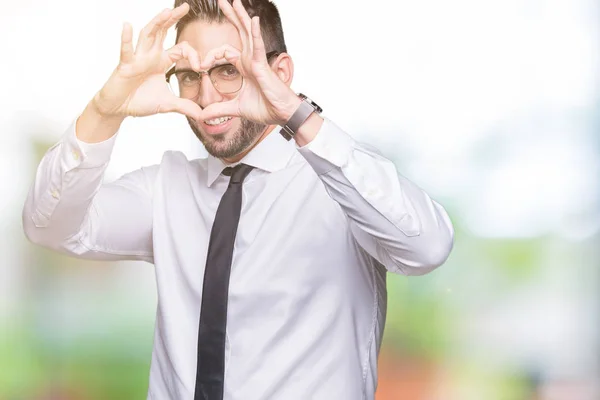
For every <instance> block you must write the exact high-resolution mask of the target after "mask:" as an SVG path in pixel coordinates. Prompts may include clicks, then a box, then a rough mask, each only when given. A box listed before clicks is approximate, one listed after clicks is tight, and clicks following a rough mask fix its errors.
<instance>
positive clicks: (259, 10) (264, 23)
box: [175, 0, 287, 53]
mask: <svg viewBox="0 0 600 400" xmlns="http://www.w3.org/2000/svg"><path fill="white" fill-rule="evenodd" d="M228 1H229V2H230V3H231V2H232V0H228ZM183 3H188V4H189V5H190V11H189V12H188V13H187V15H186V16H185V17H183V18H182V19H181V20H179V22H177V25H175V29H176V31H177V41H178V40H179V35H180V34H181V31H182V30H183V28H185V27H186V26H187V25H188V24H189V23H190V22H193V21H197V20H200V21H204V22H218V23H223V22H227V18H226V17H225V15H223V13H222V12H221V10H220V9H219V4H218V1H217V0H175V7H178V6H180V5H181V4H183ZM242 4H243V6H244V8H245V9H246V11H247V12H248V15H250V18H253V17H255V16H258V17H259V18H260V31H261V33H262V37H263V40H264V42H265V50H266V52H267V53H268V52H271V51H278V52H280V53H287V48H286V46H285V40H284V37H283V28H282V26H281V17H280V16H279V10H277V7H276V6H275V4H273V3H272V2H271V1H270V0H242Z"/></svg>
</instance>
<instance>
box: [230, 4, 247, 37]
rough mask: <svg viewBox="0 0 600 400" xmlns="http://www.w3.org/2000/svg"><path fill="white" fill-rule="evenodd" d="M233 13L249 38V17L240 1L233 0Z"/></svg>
mask: <svg viewBox="0 0 600 400" xmlns="http://www.w3.org/2000/svg"><path fill="white" fill-rule="evenodd" d="M233 11H234V12H235V15H236V16H237V18H238V20H239V21H240V23H241V25H242V28H243V29H244V32H245V34H246V36H248V37H249V36H250V16H249V15H248V12H247V11H246V9H245V8H244V5H243V4H242V1H241V0H233Z"/></svg>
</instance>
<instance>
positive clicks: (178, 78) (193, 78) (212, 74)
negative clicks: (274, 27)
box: [166, 51, 281, 99]
mask: <svg viewBox="0 0 600 400" xmlns="http://www.w3.org/2000/svg"><path fill="white" fill-rule="evenodd" d="M279 54H281V53H280V52H278V51H271V52H269V53H267V60H269V61H270V60H271V59H272V58H273V57H276V56H278V55H279ZM203 74H207V75H208V77H209V78H210V81H211V82H212V84H213V86H214V88H215V89H216V90H217V91H218V92H219V93H221V94H233V93H236V92H238V91H239V90H240V89H241V88H242V85H243V84H244V77H243V76H242V74H240V72H239V71H238V70H237V68H236V67H235V66H234V65H233V64H221V65H217V66H214V67H212V68H211V69H209V70H208V71H194V70H193V69H190V68H183V69H179V70H178V69H176V67H173V68H171V69H170V70H169V71H168V72H167V74H166V79H167V82H168V83H169V86H170V87H171V91H172V92H173V94H175V95H176V96H178V97H181V98H184V99H196V98H197V97H198V95H199V94H200V86H201V82H202V75H203Z"/></svg>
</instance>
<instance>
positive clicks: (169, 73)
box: [165, 50, 281, 99]
mask: <svg viewBox="0 0 600 400" xmlns="http://www.w3.org/2000/svg"><path fill="white" fill-rule="evenodd" d="M280 54H281V52H280V51H277V50H274V51H270V52H268V53H267V60H268V61H269V62H270V61H271V58H273V57H277V56H279V55H280ZM228 65H231V66H232V67H235V65H233V64H231V63H225V64H220V65H215V66H214V67H212V68H211V69H209V70H206V71H194V70H193V69H191V68H181V69H177V66H175V65H174V66H173V67H171V69H169V70H168V71H167V73H166V74H165V78H166V81H167V84H168V85H169V87H171V77H172V76H173V75H175V74H176V73H178V72H193V73H196V74H198V82H201V81H202V75H204V74H206V75H208V77H209V79H210V73H211V72H212V71H213V70H214V69H215V68H221V67H224V66H228ZM210 81H211V82H212V84H213V87H214V88H215V90H216V91H217V92H219V93H221V94H225V95H228V94H234V93H237V92H239V91H240V90H241V89H242V87H243V86H244V77H243V76H242V84H241V85H240V88H239V89H238V90H236V91H235V92H229V93H223V92H221V91H220V90H219V89H218V88H217V87H216V86H215V83H214V82H213V80H212V79H210ZM198 86H200V84H198ZM171 90H172V89H171ZM199 95H200V89H198V94H196V96H194V97H191V98H190V99H196V98H197V97H198V96H199Z"/></svg>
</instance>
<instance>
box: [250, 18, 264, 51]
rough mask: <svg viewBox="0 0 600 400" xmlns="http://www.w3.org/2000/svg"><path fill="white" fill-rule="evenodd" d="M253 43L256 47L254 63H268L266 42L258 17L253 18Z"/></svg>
mask: <svg viewBox="0 0 600 400" xmlns="http://www.w3.org/2000/svg"><path fill="white" fill-rule="evenodd" d="M252 43H253V44H252V45H253V46H254V49H253V52H252V59H253V60H254V61H264V62H267V53H266V49H265V42H264V41H263V38H262V34H261V32H260V20H259V18H258V16H256V17H254V18H252Z"/></svg>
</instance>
